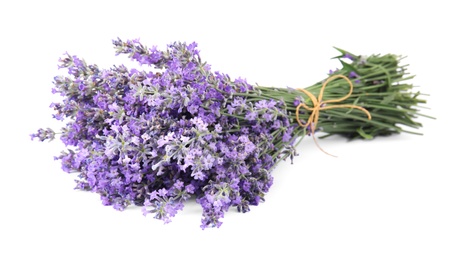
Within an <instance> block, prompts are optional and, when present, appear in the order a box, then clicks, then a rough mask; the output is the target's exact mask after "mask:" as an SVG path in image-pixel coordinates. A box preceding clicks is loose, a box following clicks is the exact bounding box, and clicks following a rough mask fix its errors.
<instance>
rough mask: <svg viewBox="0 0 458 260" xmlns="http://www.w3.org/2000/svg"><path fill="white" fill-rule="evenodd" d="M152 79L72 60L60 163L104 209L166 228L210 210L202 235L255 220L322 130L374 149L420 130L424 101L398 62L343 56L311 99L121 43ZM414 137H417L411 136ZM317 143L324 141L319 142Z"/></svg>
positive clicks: (190, 57)
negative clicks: (194, 207)
mask: <svg viewBox="0 0 458 260" xmlns="http://www.w3.org/2000/svg"><path fill="white" fill-rule="evenodd" d="M113 44H114V47H115V49H116V54H117V55H118V54H127V55H129V57H130V58H131V59H133V60H136V61H138V62H139V63H140V64H141V65H147V66H148V67H149V68H150V70H137V69H129V68H127V67H126V66H124V65H119V66H113V67H112V68H109V69H102V68H99V67H98V66H97V65H95V64H94V65H88V64H86V62H85V61H84V60H82V59H80V58H78V57H76V56H71V55H69V54H65V56H64V57H63V58H61V59H60V60H59V61H60V65H59V66H60V68H66V69H67V70H68V76H56V77H55V78H54V85H55V86H54V88H53V89H52V91H53V93H57V94H59V95H60V96H61V97H62V101H61V102H59V103H53V104H51V107H52V108H54V110H55V111H56V112H55V114H54V115H53V116H54V117H55V119H57V120H61V121H63V122H64V123H65V126H64V127H63V128H62V129H61V130H60V132H59V133H56V132H55V131H53V130H52V129H50V128H46V129H39V130H38V132H37V133H34V134H32V139H34V138H38V139H39V140H40V141H44V140H52V139H54V138H55V135H56V134H59V135H60V139H61V140H62V142H63V143H64V144H65V145H66V147H67V148H68V149H66V150H65V151H63V152H62V153H61V154H60V156H58V157H56V159H58V160H60V161H61V163H62V169H63V170H64V171H66V172H76V173H77V174H78V179H77V180H76V182H77V185H76V188H77V189H80V190H86V191H91V192H95V193H98V194H99V195H100V197H101V200H102V203H103V205H112V206H113V207H114V208H115V209H117V210H123V209H125V208H126V207H127V206H129V205H132V204H133V205H137V206H141V207H142V210H143V213H144V214H145V215H147V214H153V215H154V217H155V218H157V219H161V220H163V221H164V222H165V223H168V222H170V221H171V219H172V217H173V216H175V215H176V214H177V212H178V211H179V210H182V209H183V206H184V202H185V201H188V200H190V199H191V198H192V199H193V200H195V201H196V202H197V203H199V204H200V205H201V206H202V209H203V213H202V223H201V227H202V228H203V229H204V228H206V227H219V226H220V225H221V224H222V222H221V219H222V218H223V216H224V213H225V212H227V211H228V210H229V208H231V207H236V208H237V209H238V211H240V212H248V211H249V210H250V206H254V205H258V204H259V203H260V202H262V201H264V195H265V194H266V193H267V192H268V191H269V188H270V187H271V185H272V183H273V177H272V171H273V169H274V168H275V166H276V165H277V164H278V163H279V162H280V161H282V160H285V159H288V158H290V159H291V161H292V160H293V158H294V157H295V156H297V153H296V146H297V144H298V143H299V142H300V141H301V140H302V138H303V137H305V136H312V137H313V138H315V135H314V133H315V131H320V132H322V133H326V134H327V135H326V136H329V135H342V136H345V137H348V138H364V139H372V138H374V137H376V136H386V135H391V134H394V133H400V132H409V131H407V130H406V129H405V126H407V127H408V128H419V127H420V126H421V124H420V123H419V122H416V121H415V118H417V117H418V116H423V115H421V114H420V113H419V105H420V104H422V103H425V100H422V99H420V98H419V97H420V95H421V94H420V93H418V92H412V85H411V84H409V83H406V81H407V80H409V79H411V78H412V77H413V76H408V73H407V72H406V67H407V65H400V60H401V59H402V57H399V56H396V55H391V54H389V55H372V56H360V55H355V54H353V53H350V52H347V51H344V50H341V49H337V50H338V51H339V52H340V55H339V56H338V57H336V58H337V59H339V60H340V62H341V64H342V67H341V68H340V69H337V70H335V71H330V72H329V76H330V77H329V78H328V79H325V80H323V81H319V82H317V83H316V84H314V85H313V86H310V87H308V88H305V89H291V88H274V87H263V86H253V85H250V84H249V83H248V82H247V81H245V80H243V79H240V78H238V79H235V80H233V79H231V78H230V77H229V76H228V75H226V74H223V73H220V72H213V71H212V70H211V68H210V65H208V64H207V63H206V62H203V61H202V60H201V58H200V56H199V51H198V49H197V44H195V43H192V44H189V45H187V44H185V43H179V42H176V43H173V44H170V45H168V46H167V49H166V50H165V51H160V50H158V49H157V48H156V47H151V48H147V47H146V46H144V45H142V44H141V43H140V42H139V41H138V40H133V41H122V40H120V39H117V40H114V41H113ZM409 133H412V132H409ZM315 140H316V139H315Z"/></svg>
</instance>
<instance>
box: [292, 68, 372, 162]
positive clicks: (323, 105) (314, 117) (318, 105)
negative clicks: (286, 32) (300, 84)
mask: <svg viewBox="0 0 458 260" xmlns="http://www.w3.org/2000/svg"><path fill="white" fill-rule="evenodd" d="M337 78H342V79H344V80H345V81H347V83H348V85H349V86H350V91H349V92H348V94H347V95H345V96H343V97H341V98H337V99H330V100H323V95H324V89H325V88H326V85H327V84H328V83H329V82H331V81H333V80H335V79H337ZM298 90H299V91H301V92H303V93H304V94H306V95H307V96H308V97H309V98H310V100H311V101H312V104H313V106H312V107H309V106H307V105H306V104H305V103H300V104H299V105H298V106H297V107H296V120H297V123H298V124H299V125H300V126H302V127H305V128H310V133H311V135H312V136H313V140H314V141H315V144H316V146H318V148H320V150H321V151H322V152H324V153H326V154H328V155H331V156H334V155H332V154H329V153H327V152H326V151H324V150H323V149H322V148H321V147H320V146H319V145H318V141H317V140H316V138H315V129H316V126H317V124H318V119H319V116H320V111H321V110H329V109H335V108H355V109H359V110H361V111H363V112H364V113H365V114H366V115H367V118H368V119H369V120H371V114H370V113H369V111H367V110H366V109H365V108H363V107H361V106H356V105H351V104H340V105H329V104H330V103H339V102H342V101H344V100H346V99H347V98H349V97H350V96H351V94H352V93H353V84H352V82H351V80H350V79H348V78H347V77H345V76H344V75H335V76H332V77H329V78H328V79H327V80H326V81H325V82H324V83H323V86H322V87H321V90H320V94H319V95H318V98H317V97H315V96H314V95H313V94H312V93H311V92H310V91H308V90H306V89H298ZM301 108H305V109H306V110H308V111H310V116H309V118H308V120H307V122H306V123H305V124H304V123H302V121H301V120H300V118H299V111H300V109H301ZM334 157H336V156H334Z"/></svg>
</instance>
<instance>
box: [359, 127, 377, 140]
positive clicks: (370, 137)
mask: <svg viewBox="0 0 458 260" xmlns="http://www.w3.org/2000/svg"><path fill="white" fill-rule="evenodd" d="M356 132H358V134H359V135H360V136H362V137H363V138H364V139H367V140H371V139H373V138H374V137H373V136H372V135H370V134H366V133H365V132H364V130H363V129H362V128H361V127H360V128H358V129H357V130H356Z"/></svg>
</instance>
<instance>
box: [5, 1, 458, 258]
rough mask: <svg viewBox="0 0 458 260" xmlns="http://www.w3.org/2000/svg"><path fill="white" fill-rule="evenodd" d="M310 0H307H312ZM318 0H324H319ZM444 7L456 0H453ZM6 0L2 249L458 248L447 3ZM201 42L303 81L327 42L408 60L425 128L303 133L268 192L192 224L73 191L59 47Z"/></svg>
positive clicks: (218, 61) (243, 254)
mask: <svg viewBox="0 0 458 260" xmlns="http://www.w3.org/2000/svg"><path fill="white" fill-rule="evenodd" d="M311 2H312V1H311ZM315 2H319V3H315ZM449 2H452V1H449ZM12 3H13V1H3V2H2V3H1V4H0V37H1V38H0V51H1V54H0V75H1V81H0V88H1V95H0V99H1V102H0V106H1V110H0V113H1V114H0V115H1V121H0V124H1V125H0V131H1V132H0V134H1V135H0V136H1V138H2V146H1V151H2V154H1V156H0V162H1V173H0V178H1V179H0V181H1V188H0V195H1V207H0V211H1V213H0V240H1V241H0V259H263V258H266V257H269V259H279V258H280V257H281V259H352V260H356V259H403V260H405V259H441V260H446V259H458V209H457V207H458V176H457V174H458V171H457V169H456V168H457V167H456V161H457V159H456V155H457V152H456V149H457V134H456V129H457V128H456V127H454V125H456V122H455V120H456V115H457V113H456V110H457V107H456V103H457V99H458V91H457V89H458V86H457V80H456V75H457V69H456V68H457V67H456V60H457V58H458V56H457V51H456V47H457V46H458V41H457V40H456V38H455V37H456V25H457V24H458V19H457V15H456V12H455V11H454V10H456V9H455V8H454V7H452V4H450V3H448V2H446V1H424V2H421V1H399V0H398V1H376V2H372V1H360V2H358V1H313V4H311V3H306V1H287V0H283V1H277V2H274V1H259V2H255V1H208V2H204V1H196V0H194V1H165V0H164V1H144V2H140V1H133V0H129V1H106V2H102V1H94V0H92V1H71V2H70V1H54V2H51V1H14V4H12ZM117 37H121V38H122V39H134V38H140V39H141V40H142V42H143V43H144V44H146V45H148V46H149V45H157V46H159V47H160V48H164V47H165V45H166V44H167V43H171V42H173V41H186V42H191V41H196V42H197V43H198V44H199V48H200V50H201V56H202V58H203V59H204V60H206V61H208V62H209V63H210V64H211V65H212V68H213V69H214V70H219V71H222V72H225V73H228V74H229V75H231V76H232V77H233V78H236V77H238V76H241V77H244V78H246V79H247V80H248V81H249V82H251V83H258V84H261V85H272V86H278V87H286V86H290V87H305V86H308V85H310V84H312V83H315V82H316V81H318V80H321V79H323V78H325V77H326V73H327V71H328V70H329V69H333V68H335V67H336V66H337V63H336V61H335V60H331V59H330V58H331V57H333V56H335V55H337V54H338V53H337V52H336V51H335V50H334V49H333V46H336V47H340V48H343V49H346V50H348V51H351V52H354V53H356V54H366V55H368V54H373V53H382V54H384V53H394V54H402V55H406V56H407V58H406V59H405V62H406V63H409V64H411V66H410V67H409V68H410V72H411V73H412V74H415V75H417V77H416V78H415V79H413V80H412V81H411V82H412V83H413V84H415V85H418V86H419V88H418V90H420V91H422V92H425V93H428V94H430V96H429V97H427V100H428V107H430V108H431V109H430V110H425V111H424V113H427V114H430V115H432V116H435V117H437V119H436V120H429V119H420V120H421V122H423V123H424V127H423V128H422V129H421V132H422V133H423V134H424V135H423V136H414V135H408V134H401V135H397V136H392V137H389V138H379V139H376V140H373V141H352V142H348V141H347V140H345V139H343V138H332V139H329V140H327V139H326V140H323V141H320V144H321V146H322V147H323V148H324V149H325V150H326V151H328V152H330V153H332V154H336V155H338V158H333V157H330V156H327V155H325V154H324V153H322V152H320V150H318V148H316V147H315V145H314V143H313V140H312V139H306V140H305V141H304V142H303V143H302V144H301V145H300V147H299V152H300V156H299V157H297V158H296V160H295V164H293V165H291V164H290V163H289V162H284V163H282V164H280V166H279V167H278V168H277V169H275V172H274V176H275V182H274V186H273V187H272V189H271V191H270V192H269V193H268V194H267V196H266V202H265V203H263V204H261V205H260V206H258V207H252V211H251V212H249V213H247V214H241V213H237V212H234V211H231V212H229V213H228V214H226V217H225V218H224V224H223V225H222V227H221V228H219V229H207V230H204V231H203V230H201V229H200V228H199V225H200V214H201V212H200V208H199V205H197V204H195V203H188V204H187V205H186V207H185V209H184V211H182V212H180V213H179V215H178V216H177V217H176V218H175V219H174V220H173V221H172V223H170V224H168V225H164V224H163V223H162V222H160V221H157V220H155V219H153V218H152V216H149V217H146V218H145V217H144V216H143V215H142V213H141V211H140V209H138V208H132V209H128V210H126V211H124V212H117V211H115V210H114V209H112V208H111V207H104V206H102V205H101V203H100V200H99V197H98V195H96V194H92V193H84V192H78V191H74V190H73V186H74V182H73V179H74V176H71V175H68V174H66V173H63V172H62V171H61V170H60V165H59V162H57V161H54V160H53V156H54V155H57V154H58V153H59V152H60V150H62V148H63V147H62V146H61V144H60V143H59V141H55V142H52V143H47V142H45V143H40V142H37V141H35V142H32V141H30V138H29V134H31V133H33V132H34V131H35V130H36V129H38V128H40V127H48V126H51V127H54V128H55V129H58V128H59V126H60V124H59V123H58V122H57V121H55V120H53V119H52V118H51V113H52V111H51V110H50V108H49V107H48V106H49V104H50V103H51V102H52V101H56V98H57V97H55V96H53V95H52V94H51V87H52V84H51V82H52V79H53V77H54V76H55V75H58V74H64V73H65V71H64V70H60V71H59V70H57V59H58V58H59V57H60V56H61V54H62V53H64V52H65V51H68V52H69V53H71V54H76V55H79V56H80V57H82V58H84V59H85V60H86V61H87V62H88V63H96V64H98V65H99V66H100V67H102V68H106V67H109V66H112V65H114V64H121V63H127V64H128V65H129V64H131V63H130V62H129V61H128V60H127V58H125V57H115V56H114V51H113V48H112V45H111V40H112V39H115V38H117Z"/></svg>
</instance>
